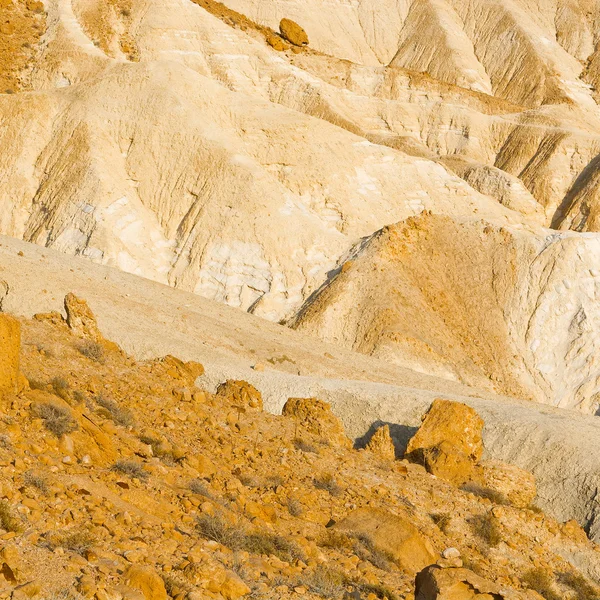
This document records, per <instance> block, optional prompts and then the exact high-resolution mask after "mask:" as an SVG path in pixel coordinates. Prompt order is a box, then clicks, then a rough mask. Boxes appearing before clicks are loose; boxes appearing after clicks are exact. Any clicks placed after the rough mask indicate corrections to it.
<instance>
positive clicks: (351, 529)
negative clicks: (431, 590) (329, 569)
mask: <svg viewBox="0 0 600 600" xmlns="http://www.w3.org/2000/svg"><path fill="white" fill-rule="evenodd" d="M334 528H335V529H337V530H339V531H345V532H348V533H353V534H360V535H363V536H367V537H368V539H369V540H370V541H371V543H372V544H373V546H374V547H375V548H376V549H377V550H379V551H381V552H383V553H385V554H386V555H388V556H389V557H390V558H392V559H393V560H394V561H395V562H396V563H397V564H398V565H399V566H400V567H401V568H403V569H405V570H406V571H409V572H415V573H416V572H417V571H419V570H420V569H423V568H424V567H425V566H426V565H429V564H431V563H432V562H435V560H436V558H437V555H436V552H435V550H434V548H433V546H432V545H431V543H430V542H429V540H428V539H427V538H425V537H424V536H423V535H422V534H421V532H420V531H419V530H418V529H417V528H416V527H415V526H414V525H413V524H412V523H411V522H410V520H409V519H408V518H407V517H404V516H400V515H396V514H393V513H390V512H388V511H386V510H383V509H379V508H368V507H367V508H359V509H356V510H354V511H352V512H351V513H350V514H349V515H347V516H346V517H345V518H344V519H343V520H342V521H340V522H339V523H337V524H336V525H334Z"/></svg>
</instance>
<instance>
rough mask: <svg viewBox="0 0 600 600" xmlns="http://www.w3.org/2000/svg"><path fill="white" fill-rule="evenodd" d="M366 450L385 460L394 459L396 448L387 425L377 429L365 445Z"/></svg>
mask: <svg viewBox="0 0 600 600" xmlns="http://www.w3.org/2000/svg"><path fill="white" fill-rule="evenodd" d="M367 450H369V451H370V452H373V454H377V455H378V456H380V457H381V458H384V459H386V460H394V459H395V458H396V448H395V447H394V441H393V440H392V436H391V435H390V426H389V425H382V426H381V427H379V428H378V429H377V431H376V432H375V433H374V434H373V437H372V438H371V439H370V440H369V443H368V444H367Z"/></svg>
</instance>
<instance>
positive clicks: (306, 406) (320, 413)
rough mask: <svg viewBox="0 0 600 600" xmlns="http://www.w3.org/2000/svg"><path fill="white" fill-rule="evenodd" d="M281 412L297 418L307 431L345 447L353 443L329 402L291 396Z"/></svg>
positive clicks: (286, 415)
mask: <svg viewBox="0 0 600 600" xmlns="http://www.w3.org/2000/svg"><path fill="white" fill-rule="evenodd" d="M281 414H282V415H283V416H285V417H291V418H292V419H295V420H296V421H297V422H298V424H299V425H301V426H302V427H304V428H305V429H306V430H307V431H309V432H310V433H312V434H314V435H318V436H321V437H322V438H323V439H324V440H326V441H327V442H330V443H332V444H334V445H339V446H345V447H349V446H350V445H351V444H350V440H349V439H348V437H347V436H346V433H345V431H344V427H343V425H342V424H341V422H340V420H339V419H338V418H337V417H336V416H335V415H334V414H333V413H332V412H331V407H330V406H329V404H327V402H323V401H322V400H318V399H317V398H290V399H289V400H288V401H287V402H286V403H285V406H284V407H283V410H282V413H281Z"/></svg>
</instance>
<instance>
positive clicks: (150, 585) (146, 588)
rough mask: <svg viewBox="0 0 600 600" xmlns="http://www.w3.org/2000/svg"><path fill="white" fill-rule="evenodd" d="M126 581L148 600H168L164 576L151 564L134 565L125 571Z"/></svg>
mask: <svg viewBox="0 0 600 600" xmlns="http://www.w3.org/2000/svg"><path fill="white" fill-rule="evenodd" d="M125 583H126V584H127V585H128V586H129V587H131V588H133V589H136V590H139V591H140V592H142V594H143V595H144V598H145V599H146V600H167V591H166V590H165V584H164V582H163V580H162V577H161V576H160V575H159V574H158V573H157V572H156V571H155V570H154V569H153V568H152V567H150V566H142V565H132V566H131V567H129V569H128V570H127V572H126V573H125Z"/></svg>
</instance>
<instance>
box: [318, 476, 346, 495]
mask: <svg viewBox="0 0 600 600" xmlns="http://www.w3.org/2000/svg"><path fill="white" fill-rule="evenodd" d="M314 485H315V487H316V488H317V489H318V490H326V491H328V492H329V493H330V494H331V495H332V496H340V495H341V494H342V492H343V491H344V490H343V489H342V488H341V487H340V486H339V484H338V483H337V481H336V480H335V477H334V476H333V475H332V474H331V473H324V474H323V475H320V476H319V477H315V479H314Z"/></svg>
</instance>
